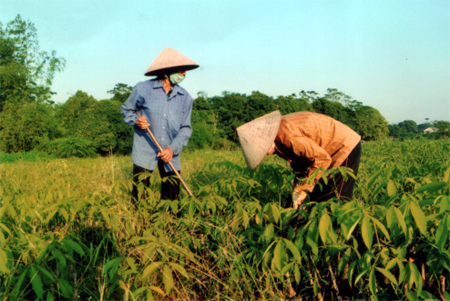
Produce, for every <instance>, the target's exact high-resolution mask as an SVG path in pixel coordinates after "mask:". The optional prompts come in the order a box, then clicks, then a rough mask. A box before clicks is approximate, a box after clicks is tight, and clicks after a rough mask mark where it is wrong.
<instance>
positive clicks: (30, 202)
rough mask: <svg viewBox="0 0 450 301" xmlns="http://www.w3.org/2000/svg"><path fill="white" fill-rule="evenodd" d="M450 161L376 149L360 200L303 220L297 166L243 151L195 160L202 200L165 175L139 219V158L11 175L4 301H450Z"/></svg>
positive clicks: (64, 163)
mask: <svg viewBox="0 0 450 301" xmlns="http://www.w3.org/2000/svg"><path fill="white" fill-rule="evenodd" d="M449 153H450V146H449V140H438V141H420V140H416V141H404V142H392V141H386V142H370V143H364V144H363V155H362V161H361V167H360V173H359V175H358V180H357V186H356V190H355V195H354V199H353V200H351V201H348V202H343V201H340V200H337V199H335V200H330V201H328V202H326V203H312V202H309V203H308V204H307V206H306V208H304V210H299V211H296V210H294V209H291V208H289V207H288V206H286V204H288V202H289V197H290V193H291V189H292V179H293V174H292V172H291V171H290V169H289V168H288V165H287V163H286V162H284V161H282V160H281V159H279V158H277V157H270V158H266V160H265V161H264V162H263V164H262V165H261V166H260V167H259V168H258V169H257V170H256V172H250V171H248V170H247V169H246V168H245V163H244V161H243V158H242V155H241V153H240V151H207V150H203V151H196V152H190V153H186V154H183V159H182V176H183V178H184V179H185V181H186V182H187V184H188V186H189V187H190V189H191V190H192V191H193V192H194V195H195V197H189V196H188V195H186V194H185V193H183V195H182V197H181V198H180V200H179V201H160V200H159V184H160V179H159V177H158V175H157V173H155V174H153V175H152V176H151V187H150V189H145V188H144V187H140V192H141V193H142V195H144V196H145V198H144V199H143V200H142V201H141V202H140V203H139V204H138V208H137V209H135V208H134V207H133V206H132V204H131V200H130V193H131V189H132V182H131V172H132V162H131V158H130V157H116V156H111V157H103V158H95V159H76V158H73V159H39V160H36V161H28V160H19V161H16V162H11V163H2V164H1V165H0V184H1V186H0V299H1V300H18V299H21V300H31V299H45V300H57V299H59V300H60V299H72V300H78V299H80V300H152V299H154V300H174V299H179V300H224V299H226V300H242V299H245V300H267V299H273V300H280V299H289V298H294V296H295V298H299V299H298V300H300V298H303V300H305V299H314V300H345V299H350V298H351V299H352V300H354V299H358V298H360V299H365V300H367V299H371V300H378V299H379V300H394V299H395V300H398V299H403V300H404V299H408V300H450V294H449V293H448V288H449V286H450V250H449V246H450V240H449V237H448V233H449V229H450V197H449V173H450V156H449ZM332 172H342V173H344V174H345V173H346V170H342V169H341V170H334V171H332ZM143 176H146V175H143Z"/></svg>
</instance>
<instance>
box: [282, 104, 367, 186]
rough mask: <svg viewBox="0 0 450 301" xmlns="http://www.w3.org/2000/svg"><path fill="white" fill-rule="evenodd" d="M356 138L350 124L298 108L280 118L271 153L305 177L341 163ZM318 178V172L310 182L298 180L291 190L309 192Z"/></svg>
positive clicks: (357, 137) (355, 143)
mask: <svg viewBox="0 0 450 301" xmlns="http://www.w3.org/2000/svg"><path fill="white" fill-rule="evenodd" d="M360 140H361V137H360V136H359V135H358V134H357V133H356V132H354V131H353V130H352V129H351V128H349V127H348V126H346V125H345V124H343V123H341V122H339V121H337V120H335V119H333V118H331V117H328V116H326V115H322V114H318V113H311V112H298V113H292V114H288V115H285V116H283V117H282V118H281V124H280V128H279V130H278V134H277V137H276V138H275V145H276V146H275V149H276V152H275V153H276V154H277V155H278V156H280V157H282V158H284V159H286V160H287V161H289V162H290V163H291V166H292V168H293V169H294V170H295V171H306V172H307V177H309V176H310V175H311V174H312V173H313V172H314V171H315V170H316V169H318V168H320V167H322V168H324V169H328V168H331V167H338V166H341V164H342V163H343V162H344V161H345V159H346V158H347V157H348V155H349V154H350V153H351V152H352V150H353V148H355V146H356V145H357V144H358V143H359V142H360ZM307 177H306V178H307ZM319 178H320V173H319V174H318V176H317V177H316V178H315V181H314V183H311V184H307V183H306V181H305V180H303V181H302V182H299V183H298V185H297V186H296V187H294V191H296V192H299V191H307V192H312V191H313V188H314V186H315V183H317V181H318V180H319Z"/></svg>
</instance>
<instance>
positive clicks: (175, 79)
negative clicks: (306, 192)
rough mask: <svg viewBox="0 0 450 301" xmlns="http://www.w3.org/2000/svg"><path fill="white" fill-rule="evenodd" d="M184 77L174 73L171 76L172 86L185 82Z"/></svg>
mask: <svg viewBox="0 0 450 301" xmlns="http://www.w3.org/2000/svg"><path fill="white" fill-rule="evenodd" d="M184 77H185V76H184V75H181V74H179V73H173V74H171V75H170V76H169V79H170V82H171V83H172V85H177V84H179V83H181V82H182V81H183V79H184Z"/></svg>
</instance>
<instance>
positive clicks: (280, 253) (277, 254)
mask: <svg viewBox="0 0 450 301" xmlns="http://www.w3.org/2000/svg"><path fill="white" fill-rule="evenodd" d="M283 261H284V246H283V240H281V239H280V240H279V241H278V243H277V245H276V246H275V250H274V252H273V259H272V262H273V263H274V265H275V267H276V268H277V269H278V271H281V269H282V268H283Z"/></svg>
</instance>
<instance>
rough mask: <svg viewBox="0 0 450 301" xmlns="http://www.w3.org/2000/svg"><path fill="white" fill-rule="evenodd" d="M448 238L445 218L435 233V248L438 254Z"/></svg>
mask: <svg viewBox="0 0 450 301" xmlns="http://www.w3.org/2000/svg"><path fill="white" fill-rule="evenodd" d="M447 238H448V219H447V216H445V217H444V218H443V219H442V220H441V222H440V223H439V227H438V229H437V231H436V246H437V247H438V250H439V252H442V248H443V247H444V246H445V243H446V242H447Z"/></svg>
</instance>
